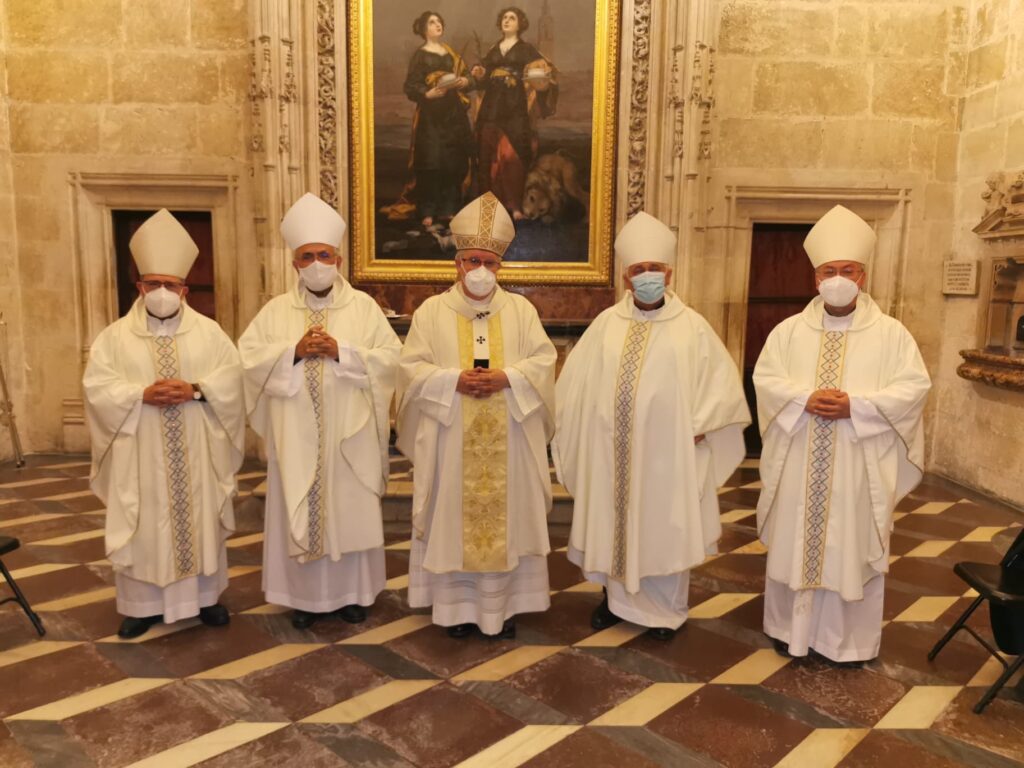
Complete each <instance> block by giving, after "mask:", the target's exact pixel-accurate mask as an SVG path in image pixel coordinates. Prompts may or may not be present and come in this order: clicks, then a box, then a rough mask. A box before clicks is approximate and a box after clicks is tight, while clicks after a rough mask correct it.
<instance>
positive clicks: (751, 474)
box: [722, 467, 761, 488]
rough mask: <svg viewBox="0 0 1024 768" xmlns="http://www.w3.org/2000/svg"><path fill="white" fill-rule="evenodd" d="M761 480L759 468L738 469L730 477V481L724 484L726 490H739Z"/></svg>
mask: <svg viewBox="0 0 1024 768" xmlns="http://www.w3.org/2000/svg"><path fill="white" fill-rule="evenodd" d="M760 479H761V473H760V471H759V470H758V469H757V467H737V468H736V471H735V472H733V473H732V474H731V475H729V479H728V480H726V481H725V482H724V483H722V486H723V487H725V488H738V487H739V486H741V485H749V484H750V483H755V482H757V481H758V480H760Z"/></svg>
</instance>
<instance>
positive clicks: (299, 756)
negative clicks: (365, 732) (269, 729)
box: [197, 726, 349, 768]
mask: <svg viewBox="0 0 1024 768" xmlns="http://www.w3.org/2000/svg"><path fill="white" fill-rule="evenodd" d="M282 765H301V766H302V767H303V768H334V767H335V766H345V765H349V763H347V762H346V761H344V760H342V759H341V758H340V757H338V756H337V755H336V754H334V753H333V752H332V751H331V750H329V749H328V748H327V747H325V746H323V745H322V744H320V743H318V742H317V741H315V740H313V739H310V738H307V737H306V736H305V735H303V734H302V732H301V731H299V729H298V728H296V727H295V726H289V727H288V728H282V729H281V730H280V731H275V732H274V733H272V734H270V735H269V736H264V737H263V738H262V739H256V741H251V742H249V743H248V744H244V745H242V746H241V747H238V748H237V749H232V750H231V751H230V752H225V753H224V754H223V755H219V756H217V757H215V758H213V759H212V760H204V761H203V762H201V763H197V766H200V767H201V768H238V766H245V768H279V766H282Z"/></svg>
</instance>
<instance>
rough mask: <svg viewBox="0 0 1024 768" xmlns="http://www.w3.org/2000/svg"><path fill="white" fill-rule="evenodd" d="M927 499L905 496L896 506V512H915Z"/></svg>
mask: <svg viewBox="0 0 1024 768" xmlns="http://www.w3.org/2000/svg"><path fill="white" fill-rule="evenodd" d="M926 501H927V499H919V498H915V497H914V496H905V497H904V498H902V499H900V501H899V503H898V504H896V510H895V511H896V512H913V511H914V510H915V509H917V508H918V507H920V506H922V505H923V504H925V502H926Z"/></svg>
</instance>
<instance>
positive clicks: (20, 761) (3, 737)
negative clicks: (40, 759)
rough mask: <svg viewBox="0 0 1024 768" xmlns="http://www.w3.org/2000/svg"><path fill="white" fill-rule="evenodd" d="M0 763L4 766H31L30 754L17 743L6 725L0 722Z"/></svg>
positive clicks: (33, 762) (6, 767)
mask: <svg viewBox="0 0 1024 768" xmlns="http://www.w3.org/2000/svg"><path fill="white" fill-rule="evenodd" d="M0 765H2V766H4V768H32V767H33V766H34V765H35V761H34V760H33V759H32V754H31V753H30V752H29V751H28V750H26V749H25V748H24V747H22V746H21V745H20V744H18V742H17V740H16V739H15V738H14V737H13V736H12V735H11V732H10V730H8V729H7V726H5V725H3V724H2V723H0Z"/></svg>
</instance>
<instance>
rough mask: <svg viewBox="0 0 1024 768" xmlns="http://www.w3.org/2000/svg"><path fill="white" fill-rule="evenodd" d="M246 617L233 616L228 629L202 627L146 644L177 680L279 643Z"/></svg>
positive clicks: (147, 648)
mask: <svg viewBox="0 0 1024 768" xmlns="http://www.w3.org/2000/svg"><path fill="white" fill-rule="evenodd" d="M245 618H246V617H244V616H234V617H232V621H231V623H230V624H228V625H227V626H225V627H207V626H204V625H202V624H200V625H198V626H195V627H191V628H189V629H185V630H182V631H181V632H175V633H174V634H170V635H165V636H164V637H158V638H156V639H154V640H148V641H146V650H148V651H149V652H150V653H152V654H153V656H154V657H155V658H156V659H157V660H158V661H160V663H162V664H163V665H164V666H165V667H167V669H169V670H171V672H173V673H174V674H175V675H177V676H178V677H187V676H188V675H193V674H195V673H196V672H202V671H203V670H206V669H212V668H213V667H219V666H220V665H221V664H227V663H228V662H229V661H235V660H237V659H240V658H242V657H243V656H249V655H251V654H254V653H259V652H260V651H265V650H267V649H268V648H272V647H274V646H276V645H277V644H278V643H277V642H276V641H275V640H274V638H272V637H271V636H270V635H267V634H265V633H264V632H261V631H260V630H259V629H257V628H256V627H255V626H253V625H252V624H251V623H249V622H247V621H245Z"/></svg>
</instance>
